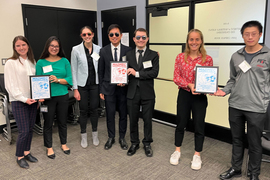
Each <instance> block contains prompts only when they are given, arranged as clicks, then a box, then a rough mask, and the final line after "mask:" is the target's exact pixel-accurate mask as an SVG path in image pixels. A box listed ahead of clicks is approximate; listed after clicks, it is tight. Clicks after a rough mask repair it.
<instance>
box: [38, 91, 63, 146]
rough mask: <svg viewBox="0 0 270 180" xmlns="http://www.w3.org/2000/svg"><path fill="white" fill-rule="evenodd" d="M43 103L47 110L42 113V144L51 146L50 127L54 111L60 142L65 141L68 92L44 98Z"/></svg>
mask: <svg viewBox="0 0 270 180" xmlns="http://www.w3.org/2000/svg"><path fill="white" fill-rule="evenodd" d="M44 104H45V105H47V106H48V112H47V113H43V116H44V128H43V138H44V146H45V147H47V148H51V147H52V127H53V121H54V116H55V113H56V118H57V124H58V133H59V137H60V142H61V144H66V143H67V114H68V94H66V95H63V96H55V97H52V98H51V99H45V101H44Z"/></svg>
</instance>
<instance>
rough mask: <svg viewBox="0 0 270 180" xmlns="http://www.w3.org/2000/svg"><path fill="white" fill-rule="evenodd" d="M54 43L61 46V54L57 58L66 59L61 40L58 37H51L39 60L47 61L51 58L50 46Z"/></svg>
mask: <svg viewBox="0 0 270 180" xmlns="http://www.w3.org/2000/svg"><path fill="white" fill-rule="evenodd" d="M52 41H57V42H58V44H59V52H58V54H57V56H59V57H61V58H62V57H66V56H65V53H64V50H63V48H62V45H61V42H60V40H59V39H58V37H56V36H51V37H49V39H48V40H47V41H46V44H45V47H44V49H43V52H42V54H41V56H40V58H39V59H45V58H47V57H49V56H50V53H49V47H50V44H51V42H52Z"/></svg>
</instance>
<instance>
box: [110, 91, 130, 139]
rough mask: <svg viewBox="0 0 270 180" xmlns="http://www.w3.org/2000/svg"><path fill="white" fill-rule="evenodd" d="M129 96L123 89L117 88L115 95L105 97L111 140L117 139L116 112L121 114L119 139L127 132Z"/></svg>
mask: <svg viewBox="0 0 270 180" xmlns="http://www.w3.org/2000/svg"><path fill="white" fill-rule="evenodd" d="M126 96H127V94H126V92H125V90H124V88H122V87H118V86H117V87H116V89H115V92H114V94H113V95H105V107H106V119H107V129H108V136H109V138H114V137H115V111H116V107H117V110H118V113H119V138H124V137H125V135H126V131H127V98H126Z"/></svg>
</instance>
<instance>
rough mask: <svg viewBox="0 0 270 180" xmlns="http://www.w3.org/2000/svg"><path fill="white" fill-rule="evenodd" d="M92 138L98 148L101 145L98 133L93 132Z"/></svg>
mask: <svg viewBox="0 0 270 180" xmlns="http://www.w3.org/2000/svg"><path fill="white" fill-rule="evenodd" d="M92 138H93V144H94V145H95V146H98V145H99V140H98V132H97V131H95V132H92Z"/></svg>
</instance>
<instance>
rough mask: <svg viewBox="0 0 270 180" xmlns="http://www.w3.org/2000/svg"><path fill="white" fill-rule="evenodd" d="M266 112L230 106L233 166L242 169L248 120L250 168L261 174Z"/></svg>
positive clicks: (253, 172)
mask: <svg viewBox="0 0 270 180" xmlns="http://www.w3.org/2000/svg"><path fill="white" fill-rule="evenodd" d="M265 119H266V113H254V112H249V111H242V110H239V109H235V108H231V107H230V108H229V121H230V126H231V132H232V140H233V149H232V167H233V168H234V169H236V170H241V167H242V163H243V156H244V149H245V146H244V137H245V122H247V139H248V144H249V146H248V148H249V150H248V154H249V164H248V169H249V171H250V172H251V173H252V174H260V167H261V159H262V142H261V137H262V131H263V127H264V121H265Z"/></svg>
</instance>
